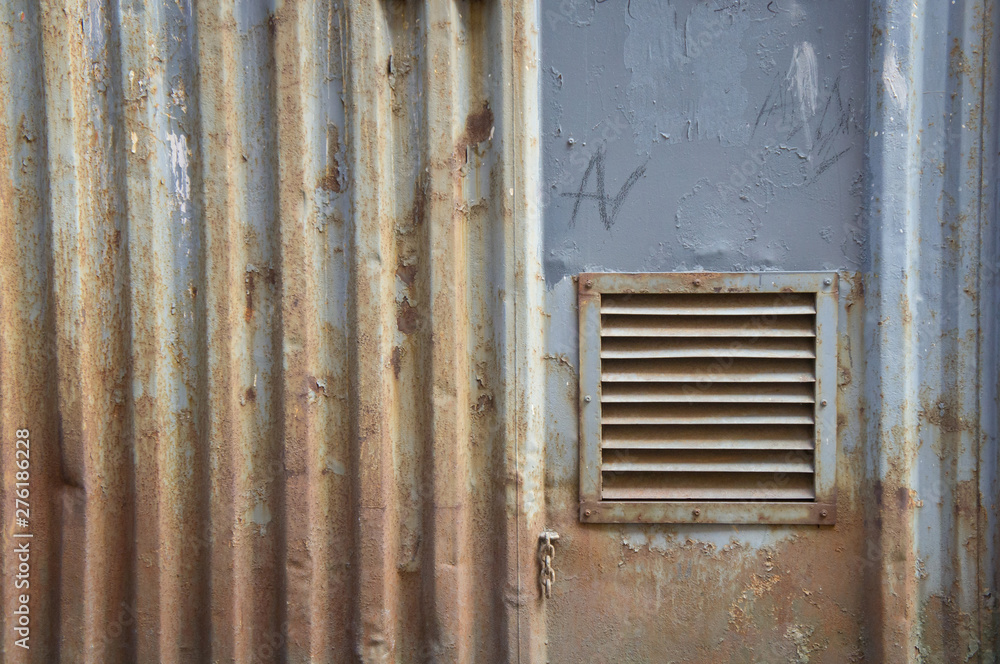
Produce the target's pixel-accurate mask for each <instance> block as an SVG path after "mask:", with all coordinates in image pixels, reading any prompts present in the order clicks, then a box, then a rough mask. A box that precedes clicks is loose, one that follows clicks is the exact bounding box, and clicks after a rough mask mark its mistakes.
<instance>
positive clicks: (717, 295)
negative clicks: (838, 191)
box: [579, 273, 837, 523]
mask: <svg viewBox="0 0 1000 664" xmlns="http://www.w3.org/2000/svg"><path fill="white" fill-rule="evenodd" d="M579 298H580V394H581V404H580V407H581V409H580V426H581V428H580V463H581V465H580V469H581V471H580V495H581V517H582V518H583V519H584V520H589V521H594V522H602V521H605V522H607V521H619V522H642V521H654V522H655V521H660V522H677V521H692V520H701V521H710V522H717V523H747V522H757V523H759V522H765V523H769V522H775V523H778V522H781V523H832V521H833V516H832V515H833V507H834V505H835V500H836V486H835V467H836V412H835V411H836V409H835V408H827V404H828V403H832V402H834V401H835V399H836V329H837V328H836V319H837V289H836V275H835V274H818V273H771V274H767V275H766V276H765V275H761V274H697V275H695V274H679V273H678V274H675V273H669V274H585V275H580V294H579Z"/></svg>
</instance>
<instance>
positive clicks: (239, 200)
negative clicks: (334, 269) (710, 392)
mask: <svg viewBox="0 0 1000 664" xmlns="http://www.w3.org/2000/svg"><path fill="white" fill-rule="evenodd" d="M226 10H228V11H231V21H232V23H229V24H228V25H227V29H224V31H223V32H222V33H220V34H219V37H222V38H230V39H232V41H233V42H234V44H235V47H234V49H233V53H232V56H233V60H234V61H235V65H236V66H235V67H234V69H233V70H232V71H233V81H232V84H233V85H232V88H229V87H228V86H227V91H228V90H229V89H232V90H234V91H236V92H238V93H239V94H238V97H236V98H235V99H236V101H235V103H234V104H233V105H232V106H231V107H230V114H229V115H228V117H227V128H228V131H229V133H230V140H231V141H232V142H233V143H235V145H236V146H237V147H238V149H239V159H237V160H233V161H235V166H233V165H231V166H230V171H229V174H228V175H229V178H228V180H227V183H228V185H229V186H230V187H231V190H230V196H231V197H230V201H231V203H232V207H231V212H232V214H233V221H232V222H231V223H233V225H234V229H235V235H236V238H237V244H236V246H235V247H234V248H233V249H235V251H233V252H232V253H231V254H230V255H231V259H234V260H232V262H231V263H230V266H229V267H230V276H231V277H232V278H233V280H232V281H229V282H228V283H227V286H228V288H229V289H228V297H230V298H231V299H232V301H233V303H234V305H235V303H237V302H238V303H240V304H241V305H242V307H241V308H242V315H241V316H239V317H238V318H237V319H236V320H235V324H234V325H232V328H231V329H230V333H231V334H232V335H233V336H234V337H235V343H234V344H233V345H232V346H231V355H230V357H229V361H230V362H231V363H232V364H231V372H232V373H231V376H232V382H231V388H235V395H234V396H235V397H236V399H237V403H238V406H234V413H235V418H234V419H235V422H234V424H235V429H236V433H237V437H236V438H235V439H233V440H232V445H233V446H234V447H235V455H234V459H233V461H234V463H233V466H232V468H231V472H232V473H233V475H234V481H235V491H234V496H233V500H234V514H233V522H232V524H231V525H232V528H233V533H234V537H233V547H234V549H235V554H236V555H235V565H234V573H235V578H234V581H235V588H234V604H233V609H234V611H235V616H234V623H235V624H234V650H235V653H234V654H235V657H236V660H237V661H239V662H246V661H253V660H254V659H261V660H263V661H275V660H276V659H277V660H279V661H280V657H281V653H282V648H281V645H280V644H281V640H282V635H281V620H282V614H283V608H282V601H281V597H282V596H283V594H284V584H285V580H284V566H283V565H282V564H281V561H282V559H283V557H284V551H283V550H284V535H285V532H284V528H285V519H284V518H283V514H284V509H283V503H284V485H285V469H284V465H283V463H282V458H281V456H282V453H281V444H282V426H283V419H284V409H283V398H282V397H283V387H282V382H283V379H282V373H283V372H282V366H281V355H280V348H281V346H282V324H281V302H280V299H279V298H280V292H281V291H280V289H281V273H280V269H281V263H280V260H281V249H280V234H279V226H278V223H276V220H277V191H276V184H277V181H278V176H279V173H278V165H279V164H278V151H277V149H276V148H277V144H276V143H277V141H276V139H277V125H278V118H277V115H276V112H277V106H276V100H277V95H278V90H277V89H276V86H275V59H274V54H275V53H274V35H275V32H276V28H277V21H276V19H275V17H274V15H273V14H272V13H271V12H272V8H271V7H269V6H267V5H263V4H256V3H250V4H244V3H239V2H233V4H232V5H227V6H226V9H224V11H226ZM229 26H232V29H231V31H229V30H228V28H229ZM231 164H232V162H231ZM230 321H231V323H232V322H233V320H232V319H230ZM262 570H267V571H268V572H269V573H268V574H261V573H260V572H261V571H262Z"/></svg>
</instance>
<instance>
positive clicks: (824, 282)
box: [823, 279, 833, 286]
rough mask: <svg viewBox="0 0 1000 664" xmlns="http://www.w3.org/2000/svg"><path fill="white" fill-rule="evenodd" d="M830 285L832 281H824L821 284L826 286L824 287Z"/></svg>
mask: <svg viewBox="0 0 1000 664" xmlns="http://www.w3.org/2000/svg"><path fill="white" fill-rule="evenodd" d="M832 283H833V279H824V280H823V284H824V285H826V286H829V285H830V284H832Z"/></svg>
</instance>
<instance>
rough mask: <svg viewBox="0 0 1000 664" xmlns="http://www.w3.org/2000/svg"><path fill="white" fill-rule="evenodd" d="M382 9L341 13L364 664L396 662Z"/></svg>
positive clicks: (358, 606)
mask: <svg viewBox="0 0 1000 664" xmlns="http://www.w3.org/2000/svg"><path fill="white" fill-rule="evenodd" d="M384 11H385V8H384V7H383V6H382V4H381V3H370V2H363V1H361V0H354V1H352V2H349V3H348V4H347V34H348V47H347V52H348V53H349V62H348V64H347V71H348V76H349V81H350V82H349V84H348V86H347V88H348V89H347V93H348V94H347V99H348V108H349V113H348V130H347V140H348V145H349V150H348V160H349V164H350V167H349V173H350V177H351V182H352V183H353V186H352V188H351V191H350V194H351V202H352V209H351V219H350V228H351V239H350V255H351V268H350V271H351V285H350V293H351V295H350V307H349V318H350V323H351V326H352V330H351V343H350V350H351V395H350V403H351V416H352V422H351V430H352V432H353V438H354V440H355V441H356V443H355V445H356V446H355V448H354V449H353V450H352V459H351V474H352V477H353V478H354V480H355V482H357V484H356V486H355V487H354V510H355V513H354V518H355V523H356V524H357V525H356V528H357V531H356V534H355V537H356V539H357V547H356V551H355V558H354V560H355V564H354V565H353V566H352V567H353V569H355V570H356V571H355V572H354V574H355V582H356V584H357V585H356V588H357V590H356V592H355V593H354V594H353V596H354V597H355V604H354V611H355V620H356V623H357V627H356V629H357V633H356V634H355V639H356V640H355V654H356V656H358V657H360V658H362V659H363V660H364V661H393V660H395V658H396V646H397V644H396V635H397V625H398V606H399V584H398V577H397V572H396V555H397V550H398V528H399V522H398V513H397V505H396V503H395V501H394V500H392V499H391V496H392V491H391V488H392V486H393V446H392V437H391V424H390V421H389V411H390V410H392V406H391V403H392V395H391V392H390V390H389V388H390V385H389V382H388V380H387V377H386V375H385V374H386V371H387V367H386V365H385V358H387V357H389V356H390V348H389V344H390V340H391V335H390V329H391V328H390V319H391V297H392V295H391V294H392V290H391V283H392V279H393V277H392V274H391V272H390V271H389V270H390V266H391V263H390V260H389V257H390V256H391V254H392V231H393V229H392V223H391V219H392V217H391V210H392V201H391V189H390V187H388V186H387V185H388V182H387V179H388V177H389V175H390V173H391V170H390V168H389V165H388V164H387V163H386V161H385V157H386V151H385V150H384V149H383V143H384V142H385V141H386V140H388V136H387V133H388V131H389V129H388V126H387V125H388V124H389V119H388V118H389V117H390V114H391V108H390V101H389V99H388V93H387V89H386V86H384V85H381V84H380V83H379V81H380V78H381V75H382V72H384V71H385V67H386V63H387V61H388V55H389V54H388V52H387V48H386V41H387V39H388V27H387V24H386V20H385V15H384Z"/></svg>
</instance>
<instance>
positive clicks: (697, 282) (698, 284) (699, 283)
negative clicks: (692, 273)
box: [692, 279, 701, 286]
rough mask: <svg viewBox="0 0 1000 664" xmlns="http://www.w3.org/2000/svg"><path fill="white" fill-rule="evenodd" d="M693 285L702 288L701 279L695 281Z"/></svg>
mask: <svg viewBox="0 0 1000 664" xmlns="http://www.w3.org/2000/svg"><path fill="white" fill-rule="evenodd" d="M692 283H694V285H695V286H701V279H695V280H694V281H693V282H692Z"/></svg>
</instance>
